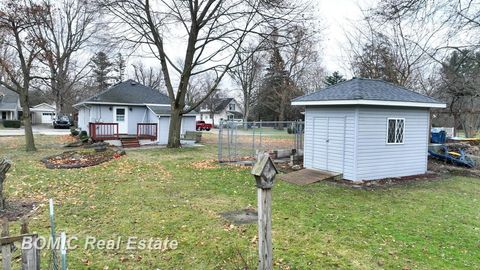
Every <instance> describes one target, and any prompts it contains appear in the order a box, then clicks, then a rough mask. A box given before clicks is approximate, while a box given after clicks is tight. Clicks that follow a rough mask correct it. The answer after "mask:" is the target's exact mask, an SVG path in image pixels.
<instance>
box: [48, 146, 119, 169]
mask: <svg viewBox="0 0 480 270" xmlns="http://www.w3.org/2000/svg"><path fill="white" fill-rule="evenodd" d="M122 154H124V152H120V151H114V150H113V149H107V150H105V151H103V152H96V151H67V152H63V153H62V154H58V155H53V156H49V157H46V158H44V159H42V162H43V163H45V166H46V167H47V168H49V169H75V168H84V167H90V166H96V165H99V164H102V163H104V162H107V161H110V160H112V159H117V158H120V157H121V156H122Z"/></svg>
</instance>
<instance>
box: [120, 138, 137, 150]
mask: <svg viewBox="0 0 480 270" xmlns="http://www.w3.org/2000/svg"><path fill="white" fill-rule="evenodd" d="M120 141H121V142H122V147H123V148H134V147H140V142H139V141H138V139H137V138H121V139H120Z"/></svg>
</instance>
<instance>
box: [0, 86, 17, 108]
mask: <svg viewBox="0 0 480 270" xmlns="http://www.w3.org/2000/svg"><path fill="white" fill-rule="evenodd" d="M17 107H18V94H17V93H15V92H13V91H12V90H9V89H7V88H5V87H4V86H0V110H9V111H11V110H16V109H17Z"/></svg>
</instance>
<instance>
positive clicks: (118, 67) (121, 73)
mask: <svg viewBox="0 0 480 270" xmlns="http://www.w3.org/2000/svg"><path fill="white" fill-rule="evenodd" d="M114 64H115V68H114V71H115V72H116V73H117V76H116V77H115V80H116V82H122V81H123V79H124V77H125V66H126V61H125V58H123V55H122V54H121V53H118V54H117V58H116V59H115V63H114Z"/></svg>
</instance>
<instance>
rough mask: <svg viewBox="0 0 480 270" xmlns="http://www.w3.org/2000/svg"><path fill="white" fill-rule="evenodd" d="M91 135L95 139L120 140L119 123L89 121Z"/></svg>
mask: <svg viewBox="0 0 480 270" xmlns="http://www.w3.org/2000/svg"><path fill="white" fill-rule="evenodd" d="M88 130H89V135H90V137H91V138H92V140H94V141H103V140H118V139H119V135H118V123H89V124H88Z"/></svg>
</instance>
